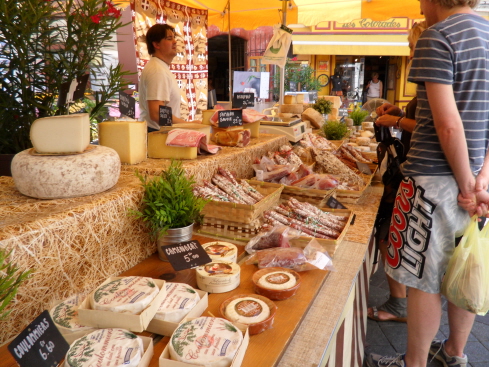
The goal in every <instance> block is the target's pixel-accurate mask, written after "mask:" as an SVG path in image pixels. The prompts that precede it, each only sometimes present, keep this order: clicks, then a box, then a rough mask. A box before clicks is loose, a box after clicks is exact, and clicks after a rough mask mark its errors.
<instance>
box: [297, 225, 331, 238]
mask: <svg viewBox="0 0 489 367" xmlns="http://www.w3.org/2000/svg"><path fill="white" fill-rule="evenodd" d="M290 226H291V227H292V228H294V229H297V230H298V231H301V232H302V233H305V234H306V235H307V237H315V238H324V239H327V240H331V239H333V238H331V237H328V236H324V235H322V234H320V233H317V232H313V231H311V230H310V229H308V228H305V227H303V226H300V225H298V224H295V223H292V224H291V225H290Z"/></svg>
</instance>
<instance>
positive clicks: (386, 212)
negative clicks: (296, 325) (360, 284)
mask: <svg viewBox="0 0 489 367" xmlns="http://www.w3.org/2000/svg"><path fill="white" fill-rule="evenodd" d="M425 29H426V21H423V22H421V23H414V25H413V27H412V28H411V30H410V31H409V34H408V42H409V50H410V53H409V62H410V63H411V60H412V58H413V55H414V48H415V46H416V42H417V41H418V38H419V36H420V35H421V33H422V32H423V31H424V30H425ZM409 69H410V64H409V65H408V70H409ZM416 105H417V99H416V97H414V98H413V99H412V100H411V101H410V102H409V103H408V105H407V106H406V113H405V114H404V113H403V111H402V110H401V109H400V108H399V107H397V106H394V105H392V104H390V103H383V104H382V105H381V106H380V107H377V109H376V111H375V112H376V113H377V116H378V117H377V119H376V120H375V123H376V124H377V125H379V126H385V127H397V128H398V129H400V130H402V136H401V141H402V143H403V145H404V154H405V155H406V154H407V153H408V151H409V146H410V143H411V133H412V132H413V130H414V126H415V125H416V120H415V112H416ZM404 159H405V157H404V158H403V160H404ZM398 188H399V187H398V186H396V187H394V185H392V186H389V185H386V187H385V188H384V195H383V196H382V200H381V203H380V206H379V214H378V217H377V220H376V232H377V233H376V240H377V244H378V246H379V250H380V254H381V257H382V262H385V255H386V253H387V245H388V235H389V224H390V218H391V216H392V209H393V206H394V199H395V196H396V192H397V189H398ZM387 283H388V284H389V291H390V296H389V299H388V300H387V301H386V302H385V303H384V304H383V305H381V306H374V307H369V308H368V309H367V316H368V318H370V319H372V320H375V321H397V322H406V321H407V298H406V286H405V285H404V284H401V283H399V282H397V281H395V280H394V279H392V278H391V277H390V276H388V275H387Z"/></svg>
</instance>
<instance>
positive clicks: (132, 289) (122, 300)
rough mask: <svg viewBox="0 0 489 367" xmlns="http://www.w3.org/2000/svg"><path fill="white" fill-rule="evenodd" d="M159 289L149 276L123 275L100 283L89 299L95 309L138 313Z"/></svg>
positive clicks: (147, 304)
mask: <svg viewBox="0 0 489 367" xmlns="http://www.w3.org/2000/svg"><path fill="white" fill-rule="evenodd" d="M159 291H160V290H159V288H158V286H157V285H156V284H155V282H154V281H153V279H151V278H146V277H124V278H119V279H115V280H111V281H109V282H106V283H104V284H102V285H101V286H100V287H98V288H97V289H96V290H95V291H94V292H93V293H92V295H91V299H90V301H91V306H92V308H93V309H95V310H101V311H111V312H119V313H127V314H133V315H138V314H140V313H141V312H142V311H143V310H144V309H145V308H146V307H148V306H149V304H150V303H151V301H152V300H153V299H154V298H155V297H156V295H157V294H158V292H159Z"/></svg>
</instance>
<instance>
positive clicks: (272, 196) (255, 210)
mask: <svg viewBox="0 0 489 367" xmlns="http://www.w3.org/2000/svg"><path fill="white" fill-rule="evenodd" d="M249 183H250V185H251V186H253V187H254V188H255V189H256V190H258V191H259V192H260V193H261V194H262V195H263V196H265V197H264V198H263V199H262V200H260V201H259V202H258V203H256V204H253V205H246V204H236V203H229V202H224V201H211V202H210V203H208V204H207V205H206V206H205V207H204V209H203V210H202V214H204V216H205V217H206V218H214V219H223V220H229V219H233V222H236V223H252V222H253V221H255V220H256V219H257V218H258V217H259V216H260V215H261V214H262V213H263V212H264V211H265V210H268V209H270V208H273V207H274V206H276V205H278V204H279V201H280V194H281V193H282V190H283V186H282V185H279V184H274V183H269V182H260V181H256V182H253V183H252V182H249Z"/></svg>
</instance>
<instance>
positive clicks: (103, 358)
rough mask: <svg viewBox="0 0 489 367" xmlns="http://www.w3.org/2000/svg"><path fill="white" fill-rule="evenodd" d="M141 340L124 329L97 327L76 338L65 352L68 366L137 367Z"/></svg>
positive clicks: (141, 350) (140, 353) (139, 358)
mask: <svg viewBox="0 0 489 367" xmlns="http://www.w3.org/2000/svg"><path fill="white" fill-rule="evenodd" d="M143 353H144V350H143V341H142V340H141V338H139V337H138V336H137V335H136V334H133V333H131V332H130V331H128V330H125V329H118V328H112V329H99V330H96V331H94V332H92V333H90V334H88V335H85V336H84V337H82V338H80V339H77V340H76V341H75V342H74V343H73V344H72V345H71V346H70V349H69V350H68V352H67V353H66V358H65V365H66V366H68V367H84V366H86V367H89V366H104V367H137V366H138V364H139V362H140V361H141V357H142V355H143Z"/></svg>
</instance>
